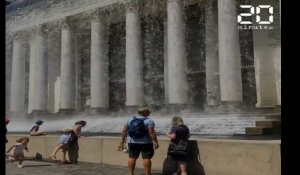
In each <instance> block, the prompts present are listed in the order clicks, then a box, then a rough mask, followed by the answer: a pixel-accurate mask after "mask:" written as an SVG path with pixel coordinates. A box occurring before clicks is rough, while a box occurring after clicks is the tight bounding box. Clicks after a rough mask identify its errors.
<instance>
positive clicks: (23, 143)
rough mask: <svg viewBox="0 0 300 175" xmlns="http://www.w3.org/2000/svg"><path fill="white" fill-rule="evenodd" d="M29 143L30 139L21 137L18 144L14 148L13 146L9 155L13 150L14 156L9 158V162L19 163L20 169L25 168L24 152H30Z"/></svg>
mask: <svg viewBox="0 0 300 175" xmlns="http://www.w3.org/2000/svg"><path fill="white" fill-rule="evenodd" d="M28 142H29V138H28V137H21V138H20V139H19V140H17V143H16V144H15V145H13V146H11V147H10V148H9V149H8V150H7V153H9V152H10V151H11V150H12V149H13V148H14V150H13V153H12V155H10V156H9V158H8V160H9V161H10V162H14V161H19V164H18V165H17V167H18V168H23V166H22V163H23V160H24V152H23V150H24V149H25V150H26V151H27V152H28V148H27V143H28Z"/></svg>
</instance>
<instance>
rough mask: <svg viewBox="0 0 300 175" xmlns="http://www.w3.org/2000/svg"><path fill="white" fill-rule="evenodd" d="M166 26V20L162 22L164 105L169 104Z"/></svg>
mask: <svg viewBox="0 0 300 175" xmlns="http://www.w3.org/2000/svg"><path fill="white" fill-rule="evenodd" d="M167 30H168V25H167V19H166V21H164V86H165V105H166V106H167V105H168V104H169V92H168V90H169V87H168V85H169V83H168V31H167Z"/></svg>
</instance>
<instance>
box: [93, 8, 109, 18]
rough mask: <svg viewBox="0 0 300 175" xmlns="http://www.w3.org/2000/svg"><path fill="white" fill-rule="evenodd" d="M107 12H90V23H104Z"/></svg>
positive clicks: (100, 10)
mask: <svg viewBox="0 0 300 175" xmlns="http://www.w3.org/2000/svg"><path fill="white" fill-rule="evenodd" d="M106 15H107V12H106V11H105V10H102V9H96V10H93V11H92V12H91V21H104V18H105V16H106Z"/></svg>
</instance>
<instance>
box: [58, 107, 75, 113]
mask: <svg viewBox="0 0 300 175" xmlns="http://www.w3.org/2000/svg"><path fill="white" fill-rule="evenodd" d="M74 113H75V109H71V108H62V109H59V110H58V114H74Z"/></svg>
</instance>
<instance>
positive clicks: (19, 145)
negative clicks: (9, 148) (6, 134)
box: [13, 143, 27, 155]
mask: <svg viewBox="0 0 300 175" xmlns="http://www.w3.org/2000/svg"><path fill="white" fill-rule="evenodd" d="M15 146H16V147H15V149H14V153H13V154H14V155H15V154H24V153H23V150H24V149H25V148H27V144H25V145H23V144H22V143H16V144H15Z"/></svg>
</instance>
